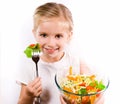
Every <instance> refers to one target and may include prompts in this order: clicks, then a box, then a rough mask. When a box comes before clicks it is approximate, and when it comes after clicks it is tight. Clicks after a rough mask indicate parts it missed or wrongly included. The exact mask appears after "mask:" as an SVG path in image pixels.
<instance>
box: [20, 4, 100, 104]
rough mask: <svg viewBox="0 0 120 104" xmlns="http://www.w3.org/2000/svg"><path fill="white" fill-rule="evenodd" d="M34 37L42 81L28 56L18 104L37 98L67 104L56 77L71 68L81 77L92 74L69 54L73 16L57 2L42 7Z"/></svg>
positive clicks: (45, 103)
mask: <svg viewBox="0 0 120 104" xmlns="http://www.w3.org/2000/svg"><path fill="white" fill-rule="evenodd" d="M33 34H34V37H35V39H36V42H37V43H39V44H40V46H41V51H42V54H41V56H40V60H39V62H38V67H39V77H37V78H36V77H35V64H34V62H33V61H31V59H28V58H26V57H25V56H24V60H23V61H22V63H23V65H22V68H21V77H20V79H19V82H20V83H21V92H20V97H19V101H18V104H34V101H35V98H36V97H37V96H40V104H67V103H66V102H65V101H64V99H63V98H62V96H61V95H60V93H59V91H58V89H57V87H56V85H55V81H54V76H55V73H56V72H57V71H59V70H63V69H64V68H68V67H70V66H72V67H73V71H76V72H78V73H81V74H83V73H89V70H88V68H87V67H86V65H85V64H84V63H83V62H81V61H80V59H79V57H75V56H73V55H72V54H70V52H68V51H66V47H67V45H68V44H69V42H70V40H71V38H72V35H73V20H72V14H71V12H70V11H69V9H68V8H67V7H66V6H64V5H63V4H58V3H53V2H50V3H46V4H44V5H41V6H39V7H38V8H37V9H36V10H35V13H34V27H33ZM100 104H102V103H100Z"/></svg>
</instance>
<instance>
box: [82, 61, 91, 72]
mask: <svg viewBox="0 0 120 104" xmlns="http://www.w3.org/2000/svg"><path fill="white" fill-rule="evenodd" d="M91 73H92V70H90V68H89V67H88V66H87V64H86V63H85V62H84V61H80V74H91Z"/></svg>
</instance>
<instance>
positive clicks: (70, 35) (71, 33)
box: [68, 31, 73, 42]
mask: <svg viewBox="0 0 120 104" xmlns="http://www.w3.org/2000/svg"><path fill="white" fill-rule="evenodd" d="M72 36H73V32H72V31H71V32H70V33H69V37H68V42H70V41H71V39H72Z"/></svg>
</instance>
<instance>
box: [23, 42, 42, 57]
mask: <svg viewBox="0 0 120 104" xmlns="http://www.w3.org/2000/svg"><path fill="white" fill-rule="evenodd" d="M33 51H38V52H41V49H40V45H39V44H38V43H36V44H30V45H29V46H27V48H26V49H25V50H24V53H25V54H26V56H27V57H28V58H32V52H33Z"/></svg>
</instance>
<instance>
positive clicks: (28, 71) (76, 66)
mask: <svg viewBox="0 0 120 104" xmlns="http://www.w3.org/2000/svg"><path fill="white" fill-rule="evenodd" d="M70 66H72V67H73V72H77V73H80V59H79V58H78V57H74V56H72V55H71V54H69V53H67V52H65V54H64V56H63V58H62V59H61V60H60V61H57V62H54V63H47V62H44V61H43V60H41V59H40V60H39V62H38V70H39V76H40V77H41V80H42V94H41V95H40V96H41V104H60V93H59V89H58V88H57V86H56V84H55V79H54V77H55V73H56V72H57V71H59V70H66V69H69V67H70ZM35 76H36V69H35V63H34V62H33V61H32V59H31V58H27V57H26V56H24V60H22V64H21V69H20V77H19V79H18V81H19V82H20V83H24V84H28V83H29V82H31V81H32V80H33V79H34V78H35Z"/></svg>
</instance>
